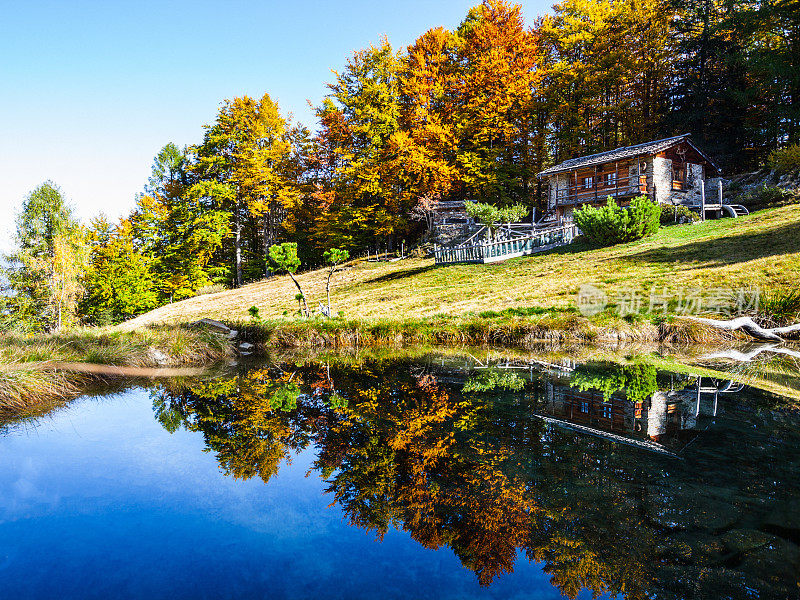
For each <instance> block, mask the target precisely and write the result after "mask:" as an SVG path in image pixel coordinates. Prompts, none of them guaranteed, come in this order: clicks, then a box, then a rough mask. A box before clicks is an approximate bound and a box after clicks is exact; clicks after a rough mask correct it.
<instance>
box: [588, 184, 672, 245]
mask: <svg viewBox="0 0 800 600" xmlns="http://www.w3.org/2000/svg"><path fill="white" fill-rule="evenodd" d="M574 218H575V224H576V225H577V226H578V227H579V228H580V230H581V231H582V232H583V234H584V235H585V236H586V237H587V238H588V239H589V240H590V241H592V242H594V243H595V244H598V245H600V246H612V245H614V244H621V243H624V242H632V241H634V240H638V239H641V238H643V237H645V236H648V235H652V234H654V233H655V232H656V231H658V228H659V226H660V222H659V220H660V218H661V206H659V205H658V204H656V203H654V202H651V201H650V199H649V198H648V197H647V196H638V197H636V198H634V199H633V200H631V203H630V206H626V207H620V206H618V205H617V203H616V202H614V199H613V198H611V196H609V197H608V202H607V203H606V205H605V206H603V207H601V208H595V207H593V206H586V207H584V208H582V209H579V210H576V211H575V213H574Z"/></svg>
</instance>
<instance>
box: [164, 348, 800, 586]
mask: <svg viewBox="0 0 800 600" xmlns="http://www.w3.org/2000/svg"><path fill="white" fill-rule="evenodd" d="M445 375H446V376H445ZM501 375H502V374H501ZM626 377H627V375H626ZM654 377H655V375H654V374H653V377H652V378H651V373H650V372H646V373H644V372H643V373H636V374H634V376H633V378H632V380H635V381H638V382H642V387H641V389H650V386H652V384H653V383H654V381H655V380H654ZM495 378H496V377H495V375H492V374H491V373H490V374H488V375H481V376H479V377H478V378H473V379H472V380H471V381H478V383H481V382H482V384H481V385H467V386H466V391H465V389H464V385H463V384H464V377H463V375H461V376H460V380H458V378H455V379H454V376H453V375H452V373H447V374H444V375H443V374H442V373H441V372H436V371H433V370H432V369H429V368H422V367H420V365H418V364H412V363H409V362H403V361H392V362H383V363H380V362H375V363H371V362H367V363H364V364H362V365H360V366H358V367H352V368H344V367H329V366H327V365H319V364H306V365H303V366H298V367H292V369H291V370H287V371H284V370H281V369H279V368H277V367H271V368H267V369H257V370H252V371H249V372H247V373H245V374H242V375H238V376H236V377H231V378H228V379H225V378H220V379H216V380H213V381H210V382H202V383H196V384H191V385H189V386H186V387H183V388H176V389H162V390H161V391H160V392H159V393H158V395H157V397H156V400H155V407H156V412H157V415H158V418H159V420H160V421H161V422H162V423H163V424H164V426H165V427H167V428H168V429H170V430H174V429H175V428H176V426H178V425H179V424H182V425H183V426H185V427H186V428H187V429H189V430H192V431H198V432H201V433H202V434H203V436H204V438H205V441H206V444H207V446H208V448H209V450H210V451H213V452H214V453H215V454H216V456H217V459H218V460H219V463H220V465H221V467H222V468H223V470H224V471H225V472H226V473H228V474H231V475H233V476H234V477H242V478H248V477H253V476H255V475H257V476H259V477H261V478H262V479H263V480H264V481H267V480H268V479H269V477H271V476H272V475H273V474H275V473H276V472H277V470H278V467H279V464H280V463H281V461H283V460H289V459H290V457H291V454H292V453H293V452H295V451H299V450H302V449H304V448H306V447H308V446H309V444H311V443H313V444H314V445H315V446H316V447H317V450H318V456H317V459H316V461H315V463H314V468H315V469H316V470H318V471H319V472H320V473H321V474H322V476H323V477H324V478H325V479H326V480H327V481H328V484H329V487H328V491H329V492H330V493H332V494H333V495H334V497H335V501H336V503H337V504H339V505H340V506H341V507H342V509H343V510H344V512H345V514H346V515H347V518H348V519H349V521H350V522H351V523H352V524H354V525H357V526H358V527H362V528H364V529H367V530H370V531H374V532H375V533H376V534H377V535H378V536H382V535H383V534H384V533H385V532H386V531H387V530H388V528H389V527H391V526H396V527H399V528H402V529H404V530H406V531H408V532H409V533H410V534H411V536H412V537H413V538H414V539H415V540H417V541H418V542H419V543H420V544H422V545H424V546H425V547H428V548H439V547H442V546H449V547H450V548H452V550H453V551H454V552H455V553H456V555H457V556H458V557H459V558H460V560H461V561H462V562H463V564H464V565H465V566H467V567H468V568H470V569H472V570H473V571H474V572H475V573H476V575H477V576H478V579H479V581H480V582H481V583H482V584H484V585H488V584H489V583H491V582H492V580H493V579H495V578H496V577H497V576H498V575H501V574H503V573H508V572H511V571H512V570H513V568H514V564H515V561H516V559H517V555H518V552H522V553H524V554H525V555H526V556H527V558H528V559H530V560H536V561H541V562H543V563H544V569H545V571H546V572H547V573H549V574H550V575H551V577H552V583H553V584H554V585H555V586H557V587H558V588H559V589H560V590H561V591H562V592H563V593H564V594H566V595H567V596H570V597H574V596H576V595H577V594H578V593H579V592H580V591H581V590H582V589H589V590H592V591H593V592H595V593H606V592H610V593H624V594H625V595H626V596H627V597H629V598H640V597H641V598H644V597H648V596H652V595H654V594H657V595H658V596H659V597H664V598H676V599H677V598H684V597H703V595H704V594H705V593H710V591H711V590H715V589H724V588H725V586H726V585H729V586H732V587H731V589H740V590H741V589H743V588H742V587H741V586H742V585H744V584H745V583H746V584H747V585H749V586H750V587H755V588H756V589H759V590H762V591H764V593H765V594H767V595H769V594H770V593H776V594H781V593H784V592H786V593H788V590H789V589H790V588H788V587H786V586H787V585H790V584H791V581H792V577H793V576H792V572H793V571H792V569H797V568H798V566H800V565H798V563H797V560H798V559H797V556H796V554H797V546H796V544H793V543H792V542H790V541H787V539H786V538H791V535H794V534H791V533H790V534H787V533H785V532H784V533H781V534H780V535H775V533H774V531H773V533H767V532H766V530H768V527H766V528H765V526H764V524H763V523H764V522H766V521H768V520H769V519H768V518H766V517H767V516H768V515H769V514H771V513H774V512H775V510H777V509H778V507H780V506H781V503H782V502H788V501H789V499H790V498H791V497H792V493H793V491H794V492H796V484H797V470H796V469H797V467H798V462H800V461H799V460H795V459H797V457H796V456H795V457H794V459H792V458H787V457H786V455H785V448H786V447H787V446H786V444H790V446H789V447H791V444H792V443H795V444H797V445H796V446H795V447H800V439H798V435H797V422H796V421H797V419H796V417H782V419H783V420H777V421H772V422H770V423H768V424H767V425H766V427H765V428H764V430H763V431H757V432H756V433H754V432H753V430H752V429H753V428H752V425H753V424H754V423H756V422H758V423H759V424H761V425H762V426H764V423H763V422H762V421H759V420H758V418H756V417H755V416H754V415H750V416H751V417H752V422H744V423H743V424H742V425H741V430H740V431H731V430H726V431H724V432H716V433H715V436H716V437H715V443H716V448H715V449H714V451H713V452H711V451H708V450H706V449H705V446H703V445H702V444H697V446H696V450H695V454H694V455H692V456H691V460H690V459H689V458H687V460H685V461H676V460H674V459H667V458H662V457H658V456H655V455H650V454H648V453H645V452H641V451H637V450H635V449H631V448H628V447H625V446H620V445H614V444H612V443H609V442H607V441H604V440H601V439H598V438H594V437H591V436H581V435H577V434H575V433H574V432H570V431H568V430H565V429H561V428H558V427H553V426H549V425H547V424H545V423H544V422H543V421H541V420H540V419H537V418H535V417H533V416H532V413H533V412H535V410H536V407H537V402H538V401H539V399H540V396H541V394H542V390H543V384H542V383H541V382H538V381H537V382H533V383H529V384H527V385H526V387H525V388H524V389H520V388H519V386H517V385H507V386H506V385H496V386H492V385H488V384H489V383H491V382H492V381H493V380H494V379H495ZM629 380H631V378H628V379H626V382H627V381H629ZM444 381H448V382H449V383H444ZM483 384H486V385H483ZM614 385H616V383H614ZM515 389H517V390H518V391H514V390H515ZM601 389H602V388H601ZM470 390H471V391H470ZM490 390H493V391H490ZM629 393H630V392H629ZM637 393H638V392H637ZM739 436H742V437H743V439H748V440H749V443H750V442H752V443H750V447H751V449H752V451H751V452H750V453H749V454H745V453H741V452H740V451H737V450H736V447H737V444H741V443H742V440H741V439H737V438H738V437H739ZM748 436H749V437H748ZM754 436H755V437H754ZM726 448H729V449H730V450H728V451H726V450H725V449H726ZM765 464H767V465H781V466H780V467H777V466H776V468H772V469H764V468H763V465H765ZM710 476H713V484H709V481H708V479H709V477H710ZM756 513H757V514H756ZM762 521H763V522H762ZM754 532H755V533H754ZM778 533H780V532H778ZM781 535H782V536H783V537H781ZM726 536H729V537H730V539H729V538H728V537H726ZM731 536H732V537H731ZM759 536H761V537H759ZM764 536H766V538H765V537H764ZM765 539H766V540H768V541H767V542H765V541H764V540H765ZM731 540H733V541H731ZM737 540H738V541H737ZM742 540H744V541H742ZM791 552H795V558H792V555H791ZM776 557H777V558H776ZM764 565H768V567H769V568H767V567H765V566H764ZM762 567H763V568H762ZM736 586H739V587H738V588H737V587H736ZM784 595H786V594H784Z"/></svg>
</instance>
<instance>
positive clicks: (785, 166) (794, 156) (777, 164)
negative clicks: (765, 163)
mask: <svg viewBox="0 0 800 600" xmlns="http://www.w3.org/2000/svg"><path fill="white" fill-rule="evenodd" d="M769 166H770V167H772V169H773V170H775V171H777V172H778V173H789V172H791V171H795V172H796V171H800V144H794V145H793V146H787V147H786V148H779V149H777V150H773V152H772V154H770V155H769Z"/></svg>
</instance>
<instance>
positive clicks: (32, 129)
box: [0, 0, 551, 251]
mask: <svg viewBox="0 0 800 600" xmlns="http://www.w3.org/2000/svg"><path fill="white" fill-rule="evenodd" d="M478 2H479V0H441V1H436V0H432V1H425V0H396V1H393V2H379V1H369V0H357V1H346V0H338V1H333V0H331V1H318V2H312V1H302V0H295V1H293V2H292V1H266V0H264V1H261V2H259V1H256V0H253V1H238V0H227V1H220V2H205V1H202V0H192V1H174V2H170V1H169V0H162V1H158V2H154V1H151V0H137V1H130V0H129V1H128V2H121V1H115V0H111V1H109V0H95V1H88V0H69V1H67V0H56V1H53V2H42V1H37V0H30V1H27V2H19V1H13V0H0V15H2V16H0V179H1V181H0V251H7V250H9V248H10V244H11V242H10V240H11V235H12V232H13V219H14V215H15V213H16V212H17V211H18V210H19V207H20V205H21V203H22V200H23V198H24V196H25V195H26V194H27V193H28V192H29V191H30V190H31V189H33V188H34V187H36V186H37V185H38V184H39V183H41V182H42V181H45V180H47V179H52V180H53V181H55V182H56V183H57V184H58V185H60V186H61V188H62V190H63V191H64V193H65V194H66V196H67V198H68V199H69V200H70V202H71V203H72V205H73V206H74V207H75V208H76V209H77V213H78V215H79V216H80V217H81V218H82V219H84V220H88V219H89V218H90V217H91V216H93V215H95V214H97V213H98V212H100V211H103V212H105V213H106V214H108V215H109V216H111V217H114V218H116V217H119V216H121V215H123V214H125V213H127V211H129V210H130V208H131V206H132V204H133V197H134V195H135V194H136V193H137V192H138V191H140V190H141V189H142V186H143V184H144V182H145V180H146V179H147V176H148V174H149V171H150V166H151V163H152V159H153V156H154V155H155V154H156V152H158V150H159V149H160V148H161V147H162V146H163V145H164V144H166V143H167V142H169V141H174V142H176V143H177V144H179V145H184V144H186V145H188V144H193V143H197V142H199V141H200V140H201V139H202V134H203V129H202V125H203V124H205V123H209V122H211V121H213V119H214V116H215V114H216V111H217V108H218V106H219V103H220V101H222V100H223V99H225V98H232V97H234V96H241V95H243V94H249V95H251V96H261V95H262V94H263V93H264V92H269V94H270V95H271V96H272V97H273V98H275V99H277V100H278V102H279V104H280V106H281V109H282V111H284V112H286V111H290V112H292V113H293V114H294V117H295V119H296V120H300V121H302V122H304V123H305V124H306V125H308V126H309V127H311V128H312V129H313V128H314V126H315V123H314V122H313V119H312V116H311V114H312V113H311V110H310V108H309V107H308V102H307V101H309V100H310V101H311V102H312V103H314V104H318V103H319V102H320V100H321V99H322V97H323V96H324V94H325V83H326V82H329V81H331V78H332V76H331V69H339V68H341V67H342V65H343V64H344V62H345V60H346V58H347V56H348V55H349V54H350V53H351V52H352V51H353V50H357V49H360V48H363V47H366V46H367V45H368V44H370V43H372V42H375V41H377V40H378V39H379V38H380V36H382V35H387V36H388V38H389V40H390V42H391V43H392V44H393V45H394V46H395V47H397V48H399V47H403V46H406V45H408V44H409V43H411V42H413V41H414V39H416V37H417V36H419V35H420V34H421V33H423V32H424V31H426V30H427V29H428V28H430V27H436V26H439V25H441V26H444V27H446V28H449V29H452V28H454V27H456V26H457V25H458V23H460V22H461V20H462V19H463V18H464V16H465V15H466V13H467V11H468V10H469V8H470V6H473V5H475V4H477V3H478ZM521 4H522V5H523V10H524V12H525V17H526V21H527V22H528V23H531V22H532V21H533V19H534V18H535V17H536V16H537V15H539V14H542V13H544V12H547V11H549V10H550V4H551V2H550V1H549V0H529V1H527V2H521Z"/></svg>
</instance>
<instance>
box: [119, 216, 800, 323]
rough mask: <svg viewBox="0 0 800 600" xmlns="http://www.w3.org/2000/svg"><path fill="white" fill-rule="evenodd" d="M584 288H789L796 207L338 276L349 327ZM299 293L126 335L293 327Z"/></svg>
mask: <svg viewBox="0 0 800 600" xmlns="http://www.w3.org/2000/svg"><path fill="white" fill-rule="evenodd" d="M324 275H325V274H324V272H322V271H314V272H309V273H305V274H303V275H301V276H300V277H299V279H300V282H301V284H302V285H303V288H304V290H305V291H306V294H307V296H308V298H309V306H311V307H312V308H316V306H317V302H318V301H324V296H325V281H324ZM584 283H592V284H596V285H598V286H600V287H601V288H602V289H603V290H604V291H606V293H607V294H608V295H609V296H610V297H611V298H613V297H614V295H615V293H617V292H619V291H621V290H625V289H627V288H630V287H632V286H633V287H637V288H639V289H641V290H644V291H649V290H650V289H651V287H652V286H658V287H661V286H668V287H670V288H672V289H673V290H674V289H679V288H684V289H689V288H703V289H711V288H739V287H754V286H759V287H761V288H784V287H796V286H797V285H798V284H800V206H797V205H794V206H787V207H783V208H778V209H772V210H766V211H761V212H758V213H755V214H752V215H750V216H748V217H743V218H739V219H721V220H717V221H707V222H705V223H702V224H696V225H685V226H675V227H668V228H664V229H662V230H661V231H660V232H659V233H658V234H657V235H655V236H654V237H651V238H649V239H646V240H640V241H638V242H632V243H629V244H624V245H619V246H614V247H612V248H602V249H589V248H587V247H585V246H582V245H580V244H577V243H576V244H573V245H572V246H570V247H566V248H562V249H559V250H555V251H551V252H548V253H543V254H538V255H534V256H529V257H523V258H518V259H512V260H509V261H506V262H504V263H498V264H490V265H452V266H443V267H436V266H435V265H434V264H433V261H432V260H431V259H407V260H402V261H398V262H393V263H368V262H365V261H356V262H353V263H351V264H349V265H347V266H346V267H344V270H343V271H342V272H340V273H337V274H336V275H335V276H334V280H333V291H332V296H333V304H334V311H335V312H336V311H341V312H342V313H343V315H344V316H345V318H347V319H361V320H366V321H378V320H386V319H419V318H425V317H431V316H434V315H436V316H439V317H441V316H443V315H453V316H455V315H459V316H462V315H467V314H470V313H472V314H480V313H481V312H485V311H502V310H504V309H507V308H518V307H541V308H546V309H566V308H568V307H570V306H574V305H575V295H576V293H577V291H578V289H579V287H580V286H581V284H584ZM295 293H296V289H295V288H294V286H293V284H292V282H291V280H290V279H289V278H288V277H285V276H284V277H274V278H271V279H267V280H264V281H261V282H258V283H254V284H250V285H247V286H245V287H242V288H240V289H236V290H228V291H224V292H220V293H216V294H209V295H205V296H199V297H196V298H191V299H188V300H184V301H181V302H176V303H173V304H169V305H167V306H163V307H161V308H158V309H156V310H154V311H151V312H149V313H147V314H144V315H142V316H140V317H138V318H136V319H133V320H131V321H128V322H127V323H125V324H123V325H122V326H121V327H122V328H123V329H130V328H136V327H141V326H145V325H150V324H154V323H181V322H189V321H194V320H197V319H199V318H202V317H212V318H216V319H223V320H227V321H247V320H249V315H248V313H247V310H248V309H249V308H250V307H251V306H257V307H258V308H259V311H260V314H261V317H262V318H264V319H269V320H274V319H277V320H283V319H291V318H294V316H293V315H294V314H295V312H296V308H297V303H296V301H295V299H294V296H295Z"/></svg>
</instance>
